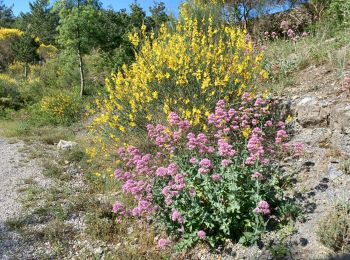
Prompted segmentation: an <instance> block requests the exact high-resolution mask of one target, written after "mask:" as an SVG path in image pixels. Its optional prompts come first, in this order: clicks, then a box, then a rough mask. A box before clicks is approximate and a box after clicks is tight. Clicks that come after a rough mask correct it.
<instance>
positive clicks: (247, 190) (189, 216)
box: [113, 93, 301, 248]
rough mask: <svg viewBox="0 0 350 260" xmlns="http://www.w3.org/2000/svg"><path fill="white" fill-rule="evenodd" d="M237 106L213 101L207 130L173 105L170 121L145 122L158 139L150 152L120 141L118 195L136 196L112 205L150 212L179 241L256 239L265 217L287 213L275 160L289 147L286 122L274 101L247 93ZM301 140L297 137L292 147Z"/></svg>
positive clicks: (125, 211)
mask: <svg viewBox="0 0 350 260" xmlns="http://www.w3.org/2000/svg"><path fill="white" fill-rule="evenodd" d="M237 108H238V109H237V110H235V109H232V108H231V109H227V108H226V105H225V102H224V101H223V100H220V101H219V102H217V105H216V108H215V113H213V114H211V115H209V117H208V123H207V124H206V126H207V129H208V130H207V132H205V133H199V134H195V133H194V132H192V131H193V130H195V129H194V128H193V127H192V126H191V125H190V123H189V121H187V120H182V119H180V117H179V116H177V114H175V113H171V114H170V119H169V123H170V126H169V127H166V126H163V125H160V124H158V125H156V126H154V125H148V126H147V129H148V135H149V139H150V140H151V141H152V142H153V143H154V144H155V146H153V147H149V148H148V151H152V152H151V153H149V154H143V153H141V151H140V150H138V149H137V148H135V147H133V146H129V147H127V148H120V149H119V151H118V153H119V156H120V158H121V160H122V161H123V162H124V165H123V168H122V167H121V168H119V169H117V170H116V171H115V176H116V178H117V179H118V180H119V181H121V182H122V184H123V185H122V191H123V193H124V195H123V196H126V197H127V196H128V195H131V196H133V197H134V199H135V200H134V201H135V203H134V204H133V205H132V206H131V207H128V206H125V205H124V204H123V203H122V202H120V201H117V202H116V203H115V205H114V206H113V210H114V212H115V213H117V214H118V215H119V216H121V217H125V216H133V217H140V218H141V217H145V218H146V219H148V218H149V217H151V218H154V219H155V220H157V221H156V223H162V224H163V226H164V227H165V228H166V230H167V231H168V234H169V235H170V237H171V238H172V239H175V240H179V243H178V247H179V248H186V247H188V246H191V245H193V244H194V243H196V242H198V241H206V242H208V243H209V244H210V245H212V246H215V245H217V243H221V242H223V241H224V239H226V238H230V239H233V240H235V241H240V242H242V243H247V244H249V243H253V242H255V241H257V239H259V236H260V234H261V233H262V232H264V231H265V229H266V227H267V222H268V221H272V222H274V220H273V219H274V218H275V220H276V218H277V220H281V219H282V218H284V217H285V215H286V214H287V215H290V214H288V213H286V211H287V210H286V208H285V207H283V204H285V203H286V202H288V201H287V200H284V198H283V190H282V186H283V185H284V184H285V182H286V176H284V177H283V175H282V174H281V172H280V170H279V167H278V164H277V160H278V158H279V157H280V155H282V153H290V152H291V150H292V149H291V148H290V147H289V146H288V144H287V143H285V142H286V141H287V138H288V135H287V133H286V131H285V124H284V123H283V122H278V121H277V120H276V119H275V118H273V114H272V113H271V111H270V109H271V104H269V103H267V102H265V101H263V100H262V99H261V98H256V99H253V98H251V94H249V93H245V94H243V96H242V101H241V102H240V104H237ZM272 122H274V123H272ZM300 148H301V147H300V145H296V146H295V147H294V149H295V152H296V153H299V152H300ZM288 203H289V202H288ZM281 208H283V209H284V210H283V211H284V212H281V214H280V209H281ZM282 215H283V216H282ZM270 216H271V218H270ZM272 216H273V217H272ZM164 243H165V240H164V239H163V240H161V241H160V246H161V247H162V246H164ZM165 244H166V243H165Z"/></svg>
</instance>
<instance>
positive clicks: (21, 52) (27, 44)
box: [12, 32, 39, 77]
mask: <svg viewBox="0 0 350 260" xmlns="http://www.w3.org/2000/svg"><path fill="white" fill-rule="evenodd" d="M38 47H39V45H38V43H37V42H36V41H35V40H34V39H33V37H32V36H31V35H30V34H29V33H28V32H26V33H24V34H23V35H22V36H21V37H20V38H19V40H18V41H16V42H14V43H13V45H12V49H13V51H14V53H15V59H16V60H18V61H21V62H23V63H24V76H25V77H27V75H28V64H33V63H34V62H36V61H38V60H39V57H38V54H37V52H36V51H37V49H38Z"/></svg>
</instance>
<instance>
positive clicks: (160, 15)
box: [146, 2, 170, 32]
mask: <svg viewBox="0 0 350 260" xmlns="http://www.w3.org/2000/svg"><path fill="white" fill-rule="evenodd" d="M149 10H150V12H151V16H148V17H146V20H147V22H146V23H147V25H148V26H149V27H151V28H152V29H153V30H154V31H155V32H157V31H158V30H159V28H160V27H161V26H162V24H163V23H166V22H168V21H169V20H170V18H169V16H168V14H167V13H166V11H165V4H164V2H154V5H153V6H151V7H150V8H149Z"/></svg>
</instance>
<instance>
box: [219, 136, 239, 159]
mask: <svg viewBox="0 0 350 260" xmlns="http://www.w3.org/2000/svg"><path fill="white" fill-rule="evenodd" d="M218 147H219V149H218V150H219V155H220V156H223V157H233V156H235V155H236V151H235V150H234V149H233V148H232V145H230V144H228V143H227V142H226V141H225V140H224V139H219V140H218Z"/></svg>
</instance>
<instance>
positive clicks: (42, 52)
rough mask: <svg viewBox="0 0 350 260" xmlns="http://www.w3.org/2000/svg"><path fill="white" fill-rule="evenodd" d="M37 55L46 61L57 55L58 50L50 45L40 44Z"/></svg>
mask: <svg viewBox="0 0 350 260" xmlns="http://www.w3.org/2000/svg"><path fill="white" fill-rule="evenodd" d="M37 53H38V55H39V56H40V57H41V58H42V59H44V60H48V59H51V58H54V57H55V56H56V55H57V53H58V49H57V48H56V47H55V46H53V45H51V44H49V45H46V44H44V43H40V45H39V48H38V50H37Z"/></svg>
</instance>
